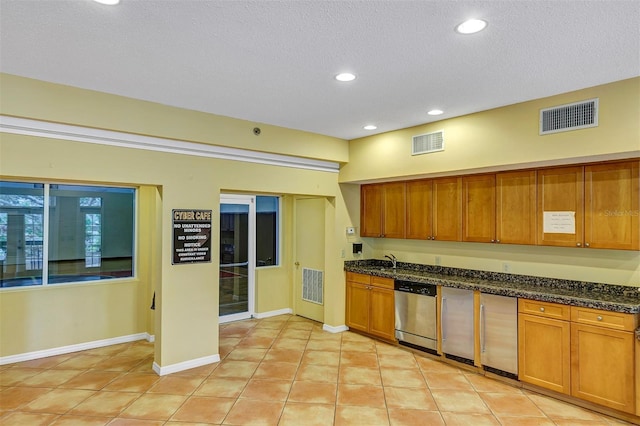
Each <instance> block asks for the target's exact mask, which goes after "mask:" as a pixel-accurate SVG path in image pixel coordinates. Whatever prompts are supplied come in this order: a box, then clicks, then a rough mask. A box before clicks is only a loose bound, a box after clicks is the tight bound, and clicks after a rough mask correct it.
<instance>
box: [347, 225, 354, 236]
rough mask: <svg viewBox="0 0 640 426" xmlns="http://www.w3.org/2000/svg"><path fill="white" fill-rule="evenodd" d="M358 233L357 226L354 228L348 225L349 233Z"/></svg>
mask: <svg viewBox="0 0 640 426" xmlns="http://www.w3.org/2000/svg"><path fill="white" fill-rule="evenodd" d="M355 234H356V228H354V227H353V226H347V235H355Z"/></svg>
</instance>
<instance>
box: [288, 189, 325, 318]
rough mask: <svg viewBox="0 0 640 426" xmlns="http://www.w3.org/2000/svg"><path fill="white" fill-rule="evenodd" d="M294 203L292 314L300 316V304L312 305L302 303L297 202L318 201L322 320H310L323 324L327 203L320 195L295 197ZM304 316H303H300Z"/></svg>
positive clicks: (301, 266)
mask: <svg viewBox="0 0 640 426" xmlns="http://www.w3.org/2000/svg"><path fill="white" fill-rule="evenodd" d="M293 200H294V203H293V231H294V232H293V241H292V244H293V256H294V259H293V265H292V267H293V268H292V271H293V273H292V294H291V298H292V308H293V313H294V314H295V315H301V312H300V305H301V303H310V304H311V303H313V302H304V301H302V288H301V286H302V268H303V266H304V265H301V264H300V252H299V247H298V237H299V236H298V232H297V227H298V220H299V217H298V202H300V201H304V200H316V201H318V200H320V201H321V202H322V205H323V208H322V209H321V214H322V216H323V227H322V229H323V237H322V238H323V240H324V241H325V244H324V245H323V247H322V258H323V262H322V263H323V264H322V266H321V267H320V269H321V270H322V271H323V273H324V276H325V280H324V283H323V293H324V294H323V303H322V305H319V306H321V307H322V308H321V311H322V320H319V319H314V318H310V319H313V320H314V321H319V322H321V323H324V322H325V314H326V313H325V309H326V303H327V299H326V295H327V280H326V275H327V268H326V265H327V263H326V261H327V258H326V256H327V253H326V232H327V222H326V219H327V218H326V203H327V198H326V197H324V196H320V195H297V196H295V197H294V199H293ZM301 316H304V315H301ZM304 317H305V318H307V317H306V316H304Z"/></svg>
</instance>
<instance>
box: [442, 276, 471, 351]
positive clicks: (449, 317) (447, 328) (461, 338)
mask: <svg viewBox="0 0 640 426" xmlns="http://www.w3.org/2000/svg"><path fill="white" fill-rule="evenodd" d="M441 294H442V298H441V300H440V319H441V321H440V334H441V336H442V352H444V353H446V354H449V355H455V356H458V357H462V358H466V359H468V360H472V361H473V360H474V359H475V340H474V339H475V335H474V316H473V313H474V309H473V308H474V297H473V291H472V290H462V289H458V288H449V287H442V289H441Z"/></svg>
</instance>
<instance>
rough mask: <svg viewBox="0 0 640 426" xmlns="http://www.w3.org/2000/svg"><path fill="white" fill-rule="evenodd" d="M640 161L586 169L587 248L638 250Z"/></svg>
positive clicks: (585, 224)
mask: <svg viewBox="0 0 640 426" xmlns="http://www.w3.org/2000/svg"><path fill="white" fill-rule="evenodd" d="M639 165H640V161H632V162H625V163H615V164H596V165H592V166H585V168H584V245H585V246H586V247H591V248H606V249H623V250H639V249H640V243H639V238H640V230H639V229H638V215H639V214H640V212H639V211H638V210H639V208H640V203H639V202H638V194H639V193H640V188H639V186H638V182H639V178H638V175H639V173H638V169H639Z"/></svg>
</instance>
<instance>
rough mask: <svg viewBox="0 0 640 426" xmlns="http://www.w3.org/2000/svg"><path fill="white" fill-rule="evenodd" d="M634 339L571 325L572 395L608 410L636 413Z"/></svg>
mask: <svg viewBox="0 0 640 426" xmlns="http://www.w3.org/2000/svg"><path fill="white" fill-rule="evenodd" d="M633 337H634V335H633V333H631V332H628V331H617V330H609V329H606V328H602V327H594V326H590V325H583V324H575V323H572V324H571V394H572V395H573V396H575V397H577V398H581V399H584V400H586V401H591V402H595V403H596V404H600V405H604V406H605V407H610V408H614V409H616V410H620V411H624V412H627V413H633V412H634V411H635V401H634V356H633V354H634V348H633V345H634V338H633Z"/></svg>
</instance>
